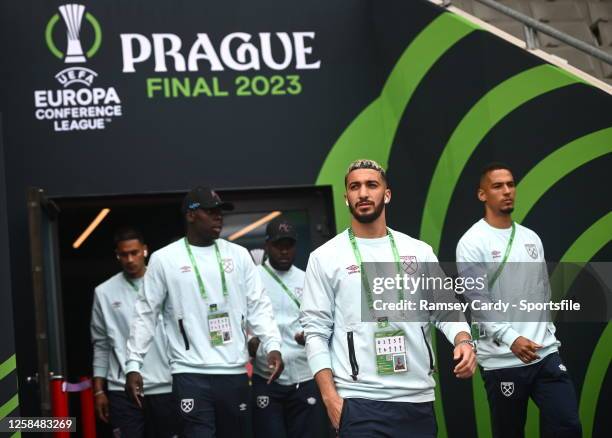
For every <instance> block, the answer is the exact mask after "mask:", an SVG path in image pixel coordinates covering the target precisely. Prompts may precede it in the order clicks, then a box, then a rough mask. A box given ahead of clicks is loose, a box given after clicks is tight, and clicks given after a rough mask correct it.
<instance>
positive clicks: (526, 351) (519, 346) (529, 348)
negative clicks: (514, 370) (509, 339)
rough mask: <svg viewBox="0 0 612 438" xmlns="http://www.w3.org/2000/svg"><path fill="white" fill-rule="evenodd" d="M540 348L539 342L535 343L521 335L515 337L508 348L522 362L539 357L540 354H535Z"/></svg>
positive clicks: (531, 360) (528, 361)
mask: <svg viewBox="0 0 612 438" xmlns="http://www.w3.org/2000/svg"><path fill="white" fill-rule="evenodd" d="M540 348H542V346H541V345H540V344H536V343H535V342H533V341H530V340H529V339H527V338H525V337H523V336H519V337H518V338H516V339H515V340H514V342H513V343H512V345H511V346H510V350H511V351H512V352H513V353H514V355H515V356H516V357H518V358H519V359H520V360H522V361H523V362H524V363H530V362H533V361H534V360H537V359H539V358H540V356H538V355H537V354H536V351H538V350H539V349H540Z"/></svg>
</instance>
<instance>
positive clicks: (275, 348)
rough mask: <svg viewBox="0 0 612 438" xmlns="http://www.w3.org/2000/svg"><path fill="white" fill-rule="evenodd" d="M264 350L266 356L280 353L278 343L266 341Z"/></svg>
mask: <svg viewBox="0 0 612 438" xmlns="http://www.w3.org/2000/svg"><path fill="white" fill-rule="evenodd" d="M265 350H266V354H268V353H270V352H271V351H279V352H280V351H281V344H280V342H278V341H268V343H267V344H266V346H265Z"/></svg>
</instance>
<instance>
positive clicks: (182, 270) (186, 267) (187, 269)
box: [181, 266, 191, 274]
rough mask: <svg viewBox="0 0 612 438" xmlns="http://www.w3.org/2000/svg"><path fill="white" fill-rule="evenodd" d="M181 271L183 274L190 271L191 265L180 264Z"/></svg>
mask: <svg viewBox="0 0 612 438" xmlns="http://www.w3.org/2000/svg"><path fill="white" fill-rule="evenodd" d="M181 272H182V273H183V274H185V273H187V272H191V266H181Z"/></svg>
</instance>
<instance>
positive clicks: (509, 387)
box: [500, 382, 514, 397]
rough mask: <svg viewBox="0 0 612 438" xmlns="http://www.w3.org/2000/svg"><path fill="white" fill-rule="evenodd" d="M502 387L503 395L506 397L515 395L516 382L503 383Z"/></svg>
mask: <svg viewBox="0 0 612 438" xmlns="http://www.w3.org/2000/svg"><path fill="white" fill-rule="evenodd" d="M500 387H501V392H502V394H504V395H505V396H506V397H510V396H511V395H512V394H514V382H501V383H500Z"/></svg>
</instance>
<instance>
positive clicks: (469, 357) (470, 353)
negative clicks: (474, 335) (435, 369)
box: [453, 342, 476, 379]
mask: <svg viewBox="0 0 612 438" xmlns="http://www.w3.org/2000/svg"><path fill="white" fill-rule="evenodd" d="M453 359H454V360H456V361H457V360H458V361H459V363H458V364H457V365H455V369H454V370H453V373H455V377H457V378H458V379H469V378H470V377H472V376H473V375H474V371H476V353H475V352H474V347H472V346H471V345H470V344H468V343H466V342H463V343H461V344H459V345H457V346H456V347H455V350H454V351H453Z"/></svg>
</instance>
